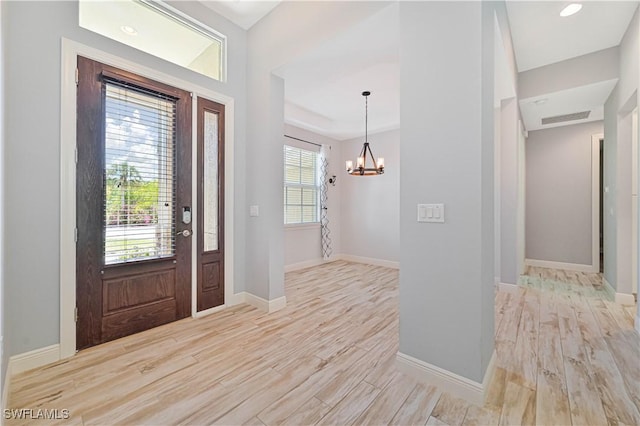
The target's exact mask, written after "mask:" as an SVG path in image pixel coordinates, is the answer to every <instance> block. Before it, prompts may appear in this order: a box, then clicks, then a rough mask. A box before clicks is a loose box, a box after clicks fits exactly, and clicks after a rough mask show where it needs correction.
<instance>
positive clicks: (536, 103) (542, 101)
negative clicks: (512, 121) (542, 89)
mask: <svg viewBox="0 0 640 426" xmlns="http://www.w3.org/2000/svg"><path fill="white" fill-rule="evenodd" d="M548 100H549V99H547V98H542V99H537V100H535V101H533V103H534V104H535V105H542V104H546V103H547V101H548Z"/></svg>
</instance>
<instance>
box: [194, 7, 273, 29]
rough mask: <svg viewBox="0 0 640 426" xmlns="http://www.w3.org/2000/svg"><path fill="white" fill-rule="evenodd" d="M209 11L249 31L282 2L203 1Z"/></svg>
mask: <svg viewBox="0 0 640 426" xmlns="http://www.w3.org/2000/svg"><path fill="white" fill-rule="evenodd" d="M201 1H202V3H203V4H204V5H205V6H207V7H208V8H209V9H211V10H213V11H214V12H216V13H219V14H220V15H222V16H224V17H225V18H227V19H228V20H230V21H231V22H233V23H234V24H236V25H237V26H239V27H241V28H244V29H245V30H248V29H249V28H251V27H252V26H253V24H255V23H256V22H258V21H259V20H260V19H262V18H263V17H264V16H265V15H267V14H268V13H269V12H271V10H272V9H273V8H274V7H276V6H277V5H279V4H280V0H259V1H258V0H256V1H251V0H227V1H212V0H201Z"/></svg>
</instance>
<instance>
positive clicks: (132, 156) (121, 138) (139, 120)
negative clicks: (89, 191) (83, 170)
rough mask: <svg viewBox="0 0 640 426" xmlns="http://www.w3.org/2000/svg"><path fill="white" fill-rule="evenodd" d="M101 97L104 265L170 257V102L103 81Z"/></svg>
mask: <svg viewBox="0 0 640 426" xmlns="http://www.w3.org/2000/svg"><path fill="white" fill-rule="evenodd" d="M104 93H105V98H104V103H105V104H104V106H105V108H104V111H105V117H104V120H105V122H104V131H105V133H104V150H105V152H104V184H105V191H104V212H103V219H104V262H105V265H110V264H117V263H125V262H133V261H139V260H147V259H157V258H163V257H170V256H173V255H174V253H175V229H176V228H175V219H174V214H173V211H174V204H175V197H176V193H175V188H176V176H175V144H176V130H175V127H176V121H175V119H176V103H175V100H174V99H172V98H170V97H167V96H166V95H162V94H159V93H156V92H152V91H148V90H145V89H141V88H138V87H132V86H130V85H128V84H125V83H120V82H112V81H107V82H106V83H105V91H104Z"/></svg>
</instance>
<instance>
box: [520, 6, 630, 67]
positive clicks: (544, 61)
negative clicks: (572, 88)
mask: <svg viewBox="0 0 640 426" xmlns="http://www.w3.org/2000/svg"><path fill="white" fill-rule="evenodd" d="M568 3H570V2H568V1H508V2H507V13H508V15H509V24H510V27H511V36H512V38H513V46H514V50H515V55H516V63H517V65H518V71H520V72H522V71H527V70H530V69H532V68H538V67H541V66H544V65H549V64H552V63H555V62H560V61H564V60H565V59H569V58H574V57H576V56H581V55H586V54H587V53H592V52H596V51H598V50H602V49H606V48H609V47H613V46H617V45H619V44H620V41H621V40H622V36H623V35H624V33H625V31H626V29H627V27H628V26H629V22H631V18H633V13H634V11H635V9H636V7H637V5H638V4H637V2H633V1H620V2H618V1H585V2H583V7H582V10H580V12H578V13H576V14H575V15H572V16H568V17H566V18H562V17H560V11H561V10H562V8H563V7H565V6H566V5H567V4H568Z"/></svg>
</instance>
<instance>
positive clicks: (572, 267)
mask: <svg viewBox="0 0 640 426" xmlns="http://www.w3.org/2000/svg"><path fill="white" fill-rule="evenodd" d="M524 264H525V265H528V266H537V267H539V268H551V269H565V270H567V271H576V272H589V273H596V272H599V271H598V268H596V267H594V266H593V265H583V264H580V263H564V262H553V261H551V260H537V259H525V260H524Z"/></svg>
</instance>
